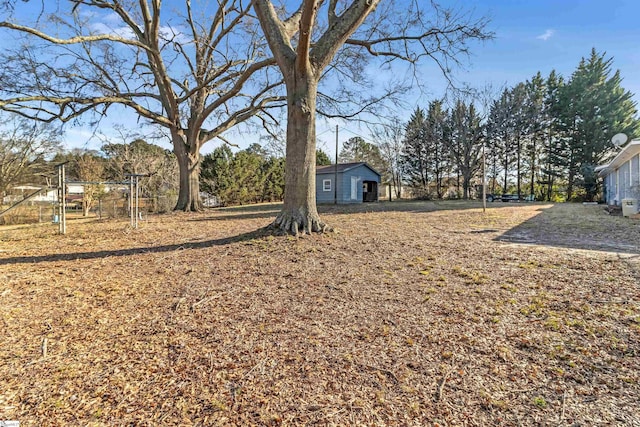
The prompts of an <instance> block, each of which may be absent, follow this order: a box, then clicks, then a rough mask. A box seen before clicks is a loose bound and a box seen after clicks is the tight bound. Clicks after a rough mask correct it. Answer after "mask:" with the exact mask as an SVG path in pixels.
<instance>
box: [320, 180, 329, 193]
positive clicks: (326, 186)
mask: <svg viewBox="0 0 640 427" xmlns="http://www.w3.org/2000/svg"><path fill="white" fill-rule="evenodd" d="M322 191H331V180H330V179H323V180H322Z"/></svg>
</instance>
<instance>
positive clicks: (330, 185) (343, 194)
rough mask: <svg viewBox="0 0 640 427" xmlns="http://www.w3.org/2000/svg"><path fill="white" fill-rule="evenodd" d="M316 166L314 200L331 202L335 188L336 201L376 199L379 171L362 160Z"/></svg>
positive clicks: (354, 201)
mask: <svg viewBox="0 0 640 427" xmlns="http://www.w3.org/2000/svg"><path fill="white" fill-rule="evenodd" d="M337 169H338V171H337V178H338V179H337V182H336V165H328V166H318V167H316V201H317V202H318V203H333V202H334V201H335V194H336V190H337V196H338V200H337V202H338V203H341V204H343V203H362V202H375V201H377V200H378V188H379V187H380V173H379V172H378V171H376V170H375V169H373V168H372V167H371V166H369V165H368V164H366V163H364V162H359V163H341V164H338V166H337Z"/></svg>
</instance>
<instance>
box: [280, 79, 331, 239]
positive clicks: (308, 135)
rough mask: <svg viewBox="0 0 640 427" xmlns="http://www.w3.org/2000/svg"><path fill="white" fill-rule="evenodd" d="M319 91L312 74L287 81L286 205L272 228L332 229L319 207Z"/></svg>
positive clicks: (303, 230) (288, 231)
mask: <svg viewBox="0 0 640 427" xmlns="http://www.w3.org/2000/svg"><path fill="white" fill-rule="evenodd" d="M316 93H317V83H316V82H315V81H314V78H313V77H311V76H306V77H300V76H293V78H291V79H290V80H288V81H287V110H288V112H287V149H286V159H285V186H284V206H283V207H282V211H280V213H279V214H278V216H277V217H276V219H275V221H274V223H273V227H275V228H276V229H279V230H282V231H284V232H286V233H291V234H293V235H297V234H298V233H299V232H302V233H305V234H311V232H324V231H328V230H329V228H328V227H327V225H326V224H324V223H323V222H322V221H320V216H319V215H318V210H317V208H316ZM334 185H335V183H334Z"/></svg>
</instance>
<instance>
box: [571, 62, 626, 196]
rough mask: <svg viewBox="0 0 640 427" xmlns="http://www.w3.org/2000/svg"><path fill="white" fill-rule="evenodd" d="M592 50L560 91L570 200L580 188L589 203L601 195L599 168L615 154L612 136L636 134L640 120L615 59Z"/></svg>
mask: <svg viewBox="0 0 640 427" xmlns="http://www.w3.org/2000/svg"><path fill="white" fill-rule="evenodd" d="M605 55H606V54H605V53H602V54H599V53H598V52H596V50H595V49H592V50H591V55H590V56H589V58H588V59H585V58H582V60H581V61H580V64H579V65H578V68H577V69H576V70H575V71H574V73H573V74H572V75H571V79H570V80H569V82H568V84H567V85H566V86H564V87H563V90H561V92H560V97H561V111H560V120H561V122H562V125H563V128H564V130H565V131H566V132H567V134H568V136H569V138H570V139H569V143H570V147H569V148H570V149H569V154H570V155H569V165H568V167H569V170H568V177H567V181H568V182H567V199H568V200H571V199H572V198H573V196H574V195H575V194H574V190H575V187H576V186H580V187H582V191H583V194H584V197H585V199H586V200H593V199H594V197H595V195H596V194H597V192H598V189H599V188H598V181H597V179H596V178H597V177H596V174H595V173H594V169H595V167H596V166H597V165H598V164H600V163H602V162H603V160H604V159H605V158H606V157H607V155H608V154H610V153H611V151H612V149H613V147H612V145H611V142H610V141H611V137H612V136H613V135H615V134H616V133H618V132H625V133H627V134H629V135H631V136H633V135H635V134H636V131H637V129H638V121H637V119H636V114H637V110H636V105H635V102H633V100H632V94H631V92H629V91H626V90H624V89H623V88H622V86H621V83H622V78H621V76H620V72H619V71H616V72H613V73H612V63H613V58H605Z"/></svg>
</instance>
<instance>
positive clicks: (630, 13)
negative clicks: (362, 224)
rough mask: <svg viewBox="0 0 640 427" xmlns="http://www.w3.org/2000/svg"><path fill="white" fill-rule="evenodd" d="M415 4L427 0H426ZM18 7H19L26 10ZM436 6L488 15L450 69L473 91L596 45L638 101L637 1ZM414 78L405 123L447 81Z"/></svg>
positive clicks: (559, 63)
mask: <svg viewBox="0 0 640 427" xmlns="http://www.w3.org/2000/svg"><path fill="white" fill-rule="evenodd" d="M174 1H175V0H174ZM383 1H384V0H383ZM418 1H421V2H425V3H426V1H427V0H418ZM19 4H20V6H19V7H20V8H24V7H25V6H22V3H19ZM32 4H33V3H32ZM35 4H38V5H39V4H40V2H35ZM170 4H171V1H166V2H165V5H168V6H169V7H171V5H170ZM442 4H443V5H445V6H449V7H454V8H457V9H460V10H467V11H471V12H472V13H473V15H474V16H478V17H479V16H488V17H489V18H490V19H491V22H490V24H489V29H490V30H491V31H493V32H495V39H494V40H492V41H488V42H485V43H475V44H473V45H472V48H471V57H470V58H469V59H468V61H465V62H467V64H466V66H465V69H458V70H456V71H455V74H454V77H455V79H456V80H457V81H458V82H459V83H460V84H463V83H466V84H469V85H471V86H472V87H476V88H482V87H485V86H487V85H491V86H492V87H493V88H494V89H496V90H498V89H500V88H502V87H503V86H512V85H514V84H516V83H518V82H521V81H524V80H526V79H529V78H530V77H532V76H533V75H534V74H535V73H536V72H537V71H540V72H542V74H543V76H546V75H548V74H549V72H550V71H551V70H552V69H555V70H556V71H557V72H559V73H560V74H562V75H563V76H564V77H565V78H568V77H570V75H571V73H572V72H573V70H574V69H575V68H576V66H577V65H578V62H579V61H580V58H581V57H586V56H588V55H589V54H590V51H591V49H592V48H596V50H597V51H598V52H606V53H607V56H608V57H611V56H612V57H614V62H613V66H614V68H615V69H620V71H621V74H622V77H623V86H624V87H625V88H626V89H628V90H630V91H631V92H633V93H634V94H635V97H634V99H635V100H636V101H638V102H639V103H640V49H639V48H638V44H640V25H638V24H637V21H638V17H640V1H637V0H611V1H607V2H604V1H601V0H600V1H596V0H588V1H577V0H556V1H551V0H537V1H530V0H529V1H524V0H511V1H507V0H484V1H483V0H468V1H449V0H446V1H442ZM22 12H23V13H24V12H25V10H24V9H22ZM375 73H377V74H378V75H377V78H378V79H380V78H383V76H384V75H385V74H384V73H379V71H378V70H375ZM387 75H388V74H387ZM419 75H420V78H421V81H422V83H423V84H424V85H425V86H426V87H427V93H420V92H419V91H417V90H416V91H414V92H412V93H411V94H409V95H408V96H407V98H406V105H405V108H403V109H400V110H398V111H397V114H398V117H399V118H400V119H401V120H402V121H406V120H408V118H409V116H410V115H411V112H412V111H413V110H414V109H415V108H416V107H417V106H420V107H426V106H427V105H428V103H429V101H430V100H432V99H435V98H440V97H442V96H443V95H444V94H445V89H446V81H445V79H444V78H443V77H442V76H441V74H440V72H439V71H438V70H437V69H436V68H435V67H434V65H433V64H430V63H425V64H423V65H422V66H421V67H420V73H419ZM132 116H133V115H132V114H131V113H125V114H114V115H113V116H112V117H109V118H108V119H107V120H105V121H104V122H103V128H102V129H101V131H102V132H103V133H105V134H107V135H110V134H113V135H115V133H112V131H111V129H112V127H113V126H114V124H116V123H124V124H130V126H131V127H132V128H135V127H137V126H138V125H137V124H136V122H135V121H134V120H133V119H132ZM336 124H339V126H340V129H341V132H340V138H339V139H340V142H342V141H344V140H346V139H348V138H350V137H352V136H354V135H361V136H363V137H365V138H367V136H368V130H367V129H366V128H365V127H363V126H360V125H358V124H357V123H353V122H352V123H345V122H342V121H340V122H339V121H323V120H319V122H318V129H317V134H318V143H319V146H320V147H321V148H323V149H325V151H327V152H328V153H329V154H330V155H332V156H333V152H334V148H333V147H334V146H335V131H334V129H335V125H336ZM67 129H68V131H67V135H66V146H67V147H69V148H72V147H83V148H99V146H100V145H101V142H100V141H99V140H98V139H97V138H95V137H92V132H91V130H90V129H88V128H86V127H82V126H75V127H68V128H67ZM229 139H230V140H231V141H232V142H235V143H237V144H239V145H240V146H241V147H245V146H247V145H248V144H249V143H251V142H259V141H258V139H257V135H253V136H252V135H248V134H247V133H243V134H237V133H235V132H234V133H232V134H230V135H229ZM219 144H220V143H219V142H215V141H212V142H210V143H208V144H207V145H206V146H205V149H204V152H209V151H212V150H213V149H214V148H215V147H216V146H218V145H219Z"/></svg>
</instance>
